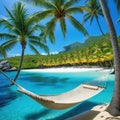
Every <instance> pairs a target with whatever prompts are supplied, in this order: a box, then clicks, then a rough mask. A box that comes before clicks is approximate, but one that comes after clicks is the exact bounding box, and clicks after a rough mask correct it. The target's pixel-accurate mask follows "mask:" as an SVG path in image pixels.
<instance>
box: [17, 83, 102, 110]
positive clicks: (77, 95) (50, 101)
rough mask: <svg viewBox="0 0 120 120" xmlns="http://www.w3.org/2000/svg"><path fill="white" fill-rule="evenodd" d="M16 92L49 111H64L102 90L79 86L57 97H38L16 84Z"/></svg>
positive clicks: (95, 87)
mask: <svg viewBox="0 0 120 120" xmlns="http://www.w3.org/2000/svg"><path fill="white" fill-rule="evenodd" d="M15 85H16V86H17V87H18V91H19V92H22V93H24V94H26V95H27V96H29V97H31V98H33V99H34V100H36V101H37V102H38V103H40V104H42V105H43V106H45V107H47V108H51V109H66V108H69V107H72V106H73V105H76V104H77V103H80V102H82V101H85V100H87V99H89V98H90V97H93V96H95V95H96V94H98V93H99V92H101V91H102V90H103V89H104V88H103V87H99V86H93V85H87V84H81V85H80V86H78V87H77V88H75V89H73V90H71V91H68V92H65V93H62V94H57V95H38V94H35V93H33V92H30V91H28V90H26V89H25V88H23V87H21V86H20V85H18V84H16V83H15Z"/></svg>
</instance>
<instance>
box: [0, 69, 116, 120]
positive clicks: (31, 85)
mask: <svg viewBox="0 0 120 120" xmlns="http://www.w3.org/2000/svg"><path fill="white" fill-rule="evenodd" d="M7 74H8V75H9V76H10V77H14V75H15V72H9V73H7ZM0 79H1V81H0V120H63V119H65V118H68V117H70V116H73V115H75V114H78V113H80V112H84V111H86V110H89V109H90V108H92V107H93V106H95V105H97V104H103V103H108V102H109V101H110V99H111V96H112V92H113V84H114V83H113V80H114V75H110V74H108V71H92V72H80V73H77V72H76V73H38V72H37V73H31V72H22V73H21V75H20V76H19V80H18V83H19V84H20V85H22V86H23V87H25V88H26V89H28V90H30V91H32V92H35V93H39V94H57V93H63V92H66V91H69V90H71V89H73V88H75V87H77V86H78V85H80V84H81V83H84V82H92V81H97V80H98V81H100V80H101V83H105V84H106V89H105V90H103V92H101V93H100V94H98V95H96V96H94V97H92V98H91V99H89V100H86V101H84V102H82V103H80V104H78V105H77V106H74V107H72V108H69V109H66V110H51V109H47V108H44V107H43V106H42V105H40V104H38V103H37V102H35V101H34V100H32V99H31V98H29V97H27V96H26V95H24V94H22V93H19V92H18V91H17V89H16V87H15V86H12V87H11V86H10V85H9V83H10V82H9V81H7V80H6V78H4V77H3V76H2V75H1V74H0ZM106 79H107V80H106ZM106 96H107V97H106Z"/></svg>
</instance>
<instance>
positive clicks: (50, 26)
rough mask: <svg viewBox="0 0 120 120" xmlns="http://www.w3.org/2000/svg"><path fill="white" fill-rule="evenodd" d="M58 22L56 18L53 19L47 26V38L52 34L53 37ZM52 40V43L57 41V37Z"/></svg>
mask: <svg viewBox="0 0 120 120" xmlns="http://www.w3.org/2000/svg"><path fill="white" fill-rule="evenodd" d="M56 22H57V19H56V18H52V19H51V21H50V22H48V23H47V26H46V33H45V36H46V37H47V36H49V35H50V34H51V35H52V36H54V35H53V33H54V31H55V25H56ZM51 38H52V41H51V42H54V41H55V39H54V38H55V37H51Z"/></svg>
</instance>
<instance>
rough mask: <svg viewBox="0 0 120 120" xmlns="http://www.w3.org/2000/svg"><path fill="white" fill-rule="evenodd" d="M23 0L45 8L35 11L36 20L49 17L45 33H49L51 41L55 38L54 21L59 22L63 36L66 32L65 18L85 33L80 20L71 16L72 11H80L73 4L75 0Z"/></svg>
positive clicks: (80, 10) (80, 9)
mask: <svg viewBox="0 0 120 120" xmlns="http://www.w3.org/2000/svg"><path fill="white" fill-rule="evenodd" d="M24 1H27V2H28V1H29V2H33V3H34V4H36V5H40V6H41V7H43V8H45V9H44V11H42V12H41V11H40V12H37V13H35V17H36V20H40V19H43V18H47V17H50V18H51V19H50V21H49V22H48V23H47V30H46V34H51V36H50V39H51V40H52V41H54V40H55V37H54V31H55V26H56V23H57V22H59V23H60V26H61V30H62V33H63V35H64V37H65V34H66V32H67V27H66V18H67V19H68V20H70V22H71V23H72V25H73V26H74V27H75V28H76V29H77V30H79V31H80V32H82V33H83V34H84V35H87V34H88V33H87V31H86V30H85V28H84V27H83V25H82V24H80V22H79V21H78V20H77V19H76V18H75V17H73V16H72V14H73V13H76V12H82V11H83V10H82V8H81V7H75V6H73V5H74V4H75V3H76V2H77V0H67V1H66V0H45V1H42V0H39V1H38V0H24Z"/></svg>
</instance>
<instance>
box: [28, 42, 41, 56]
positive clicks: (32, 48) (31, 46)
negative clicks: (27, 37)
mask: <svg viewBox="0 0 120 120" xmlns="http://www.w3.org/2000/svg"><path fill="white" fill-rule="evenodd" d="M29 46H30V48H31V50H32V51H33V52H34V53H35V54H37V55H39V52H38V50H37V49H36V47H34V46H33V45H32V44H29Z"/></svg>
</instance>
